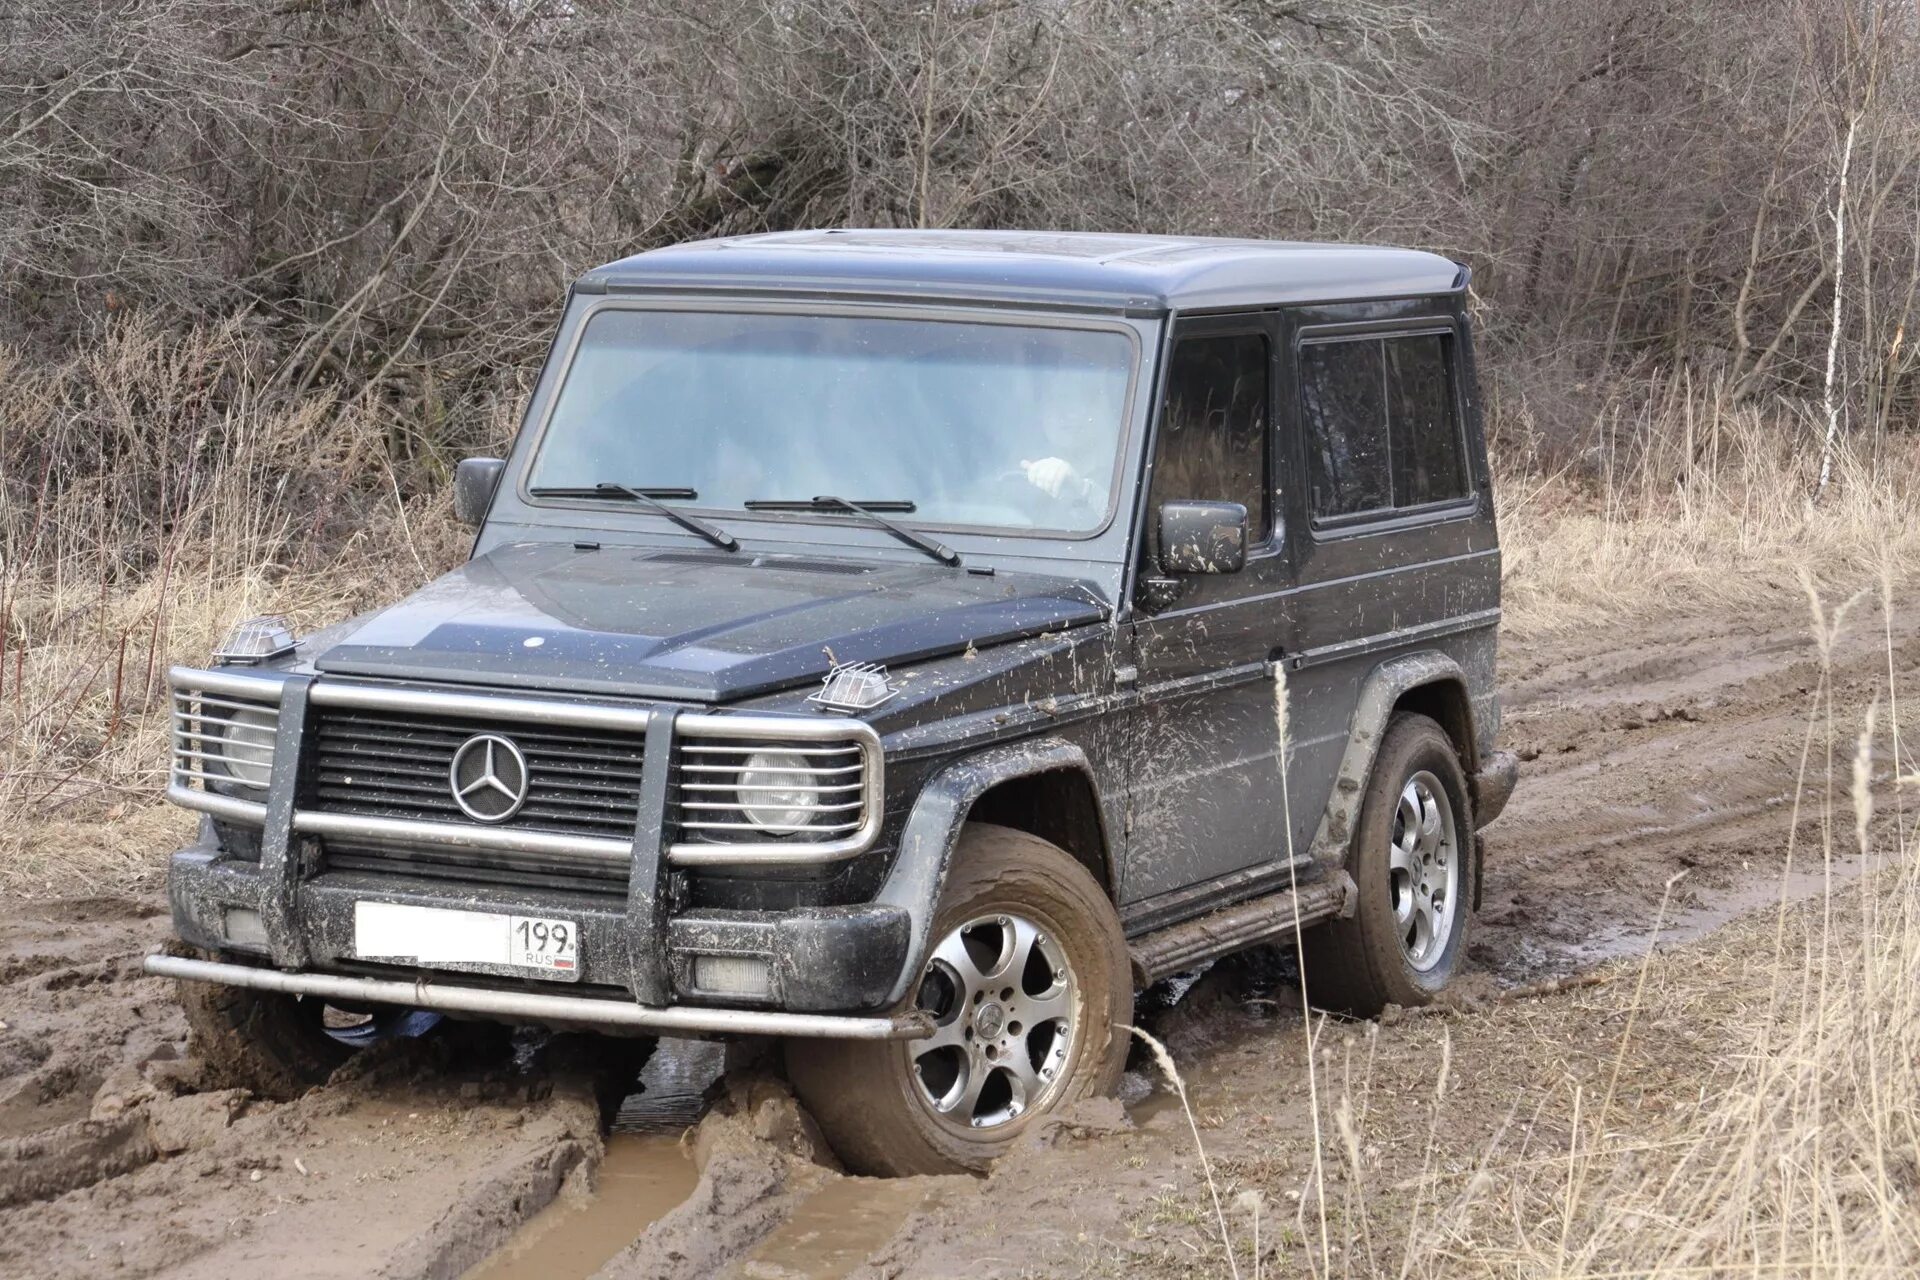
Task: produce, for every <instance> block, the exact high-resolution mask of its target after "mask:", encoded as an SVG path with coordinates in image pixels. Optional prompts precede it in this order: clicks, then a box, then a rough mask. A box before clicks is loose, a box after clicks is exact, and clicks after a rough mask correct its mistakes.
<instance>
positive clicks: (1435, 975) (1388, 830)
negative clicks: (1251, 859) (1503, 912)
mask: <svg viewBox="0 0 1920 1280" xmlns="http://www.w3.org/2000/svg"><path fill="white" fill-rule="evenodd" d="M1472 805H1473V802H1472V798H1471V797H1470V796H1469V795H1468V793H1467V780H1466V777H1465V775H1464V774H1463V773H1462V772H1461V769H1460V757H1459V755H1458V753H1457V752H1456V751H1455V749H1454V746H1453V743H1452V741H1451V740H1450V739H1449V738H1448V737H1447V735H1446V732H1445V731H1444V730H1443V729H1441V728H1440V726H1439V725H1438V724H1436V723H1435V722H1434V721H1433V720H1431V719H1430V718H1428V717H1426V716H1422V715H1399V716H1396V717H1394V719H1393V721H1392V722H1391V723H1390V724H1389V725H1388V726H1387V732H1386V736H1385V737H1384V738H1382V739H1381V742H1380V752H1379V755H1378V756H1376V757H1375V759H1374V764H1373V773H1372V775H1371V776H1370V777H1369V778H1368V779H1367V790H1366V795H1365V797H1364V798H1363V800H1362V802H1361V806H1360V822H1359V825H1358V826H1357V827H1356V828H1355V830H1354V839H1353V846H1352V850H1351V852H1350V853H1349V855H1348V859H1347V870H1348V872H1349V874H1351V875H1352V876H1353V881H1354V885H1355V887H1356V888H1357V889H1358V891H1359V897H1358V901H1357V903H1356V906H1355V910H1354V914H1353V916H1352V917H1351V918H1350V919H1341V920H1331V921H1329V922H1327V923H1326V924H1324V925H1321V926H1320V927H1319V928H1317V929H1314V930H1312V931H1311V932H1309V933H1308V934H1307V935H1306V936H1305V937H1303V938H1302V939H1301V944H1302V951H1303V953H1304V954H1303V955H1302V957H1301V963H1302V967H1303V969H1304V970H1305V973H1306V980H1307V989H1308V992H1309V994H1310V995H1311V996H1312V997H1313V1002H1314V1003H1315V1004H1317V1005H1320V1006H1321V1007H1323V1008H1327V1009H1334V1010H1338V1011H1340V1012H1343V1013H1351V1014H1354V1015H1356V1016H1358V1017H1372V1016H1374V1015H1375V1014H1377V1013H1379V1012H1380V1011H1381V1010H1382V1009H1384V1008H1386V1006H1388V1005H1390V1004H1397V1005H1402V1006H1405V1007H1408V1008H1412V1007H1415V1006H1418V1005H1424V1004H1429V1003H1431V1002H1432V1000H1433V998H1434V997H1435V996H1436V995H1438V994H1439V993H1440V991H1441V990H1442V989H1443V988H1445V987H1446V985H1447V983H1448V982H1450V981H1451V980H1452V979H1453V976H1454V975H1455V974H1456V973H1457V972H1459V969H1460V966H1461V964H1462V962H1463V960H1464V959H1465V957H1466V952H1467V934H1468V931H1469V929H1470V927H1471V924H1472V914H1473V913H1472V903H1473V894H1474V881H1473V877H1474V873H1475V869H1476V868H1475V866H1474V859H1473V807H1472Z"/></svg>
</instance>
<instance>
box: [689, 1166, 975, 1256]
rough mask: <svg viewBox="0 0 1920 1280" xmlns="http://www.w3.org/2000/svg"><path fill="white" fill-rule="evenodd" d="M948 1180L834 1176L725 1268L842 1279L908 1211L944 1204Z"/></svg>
mask: <svg viewBox="0 0 1920 1280" xmlns="http://www.w3.org/2000/svg"><path fill="white" fill-rule="evenodd" d="M930 1184H931V1185H930ZM944 1186H945V1182H944V1181H943V1180H940V1179H926V1178H838V1179H835V1180H834V1181H832V1182H829V1183H827V1185H826V1186H824V1187H822V1188H820V1190H818V1191H816V1192H814V1193H813V1194H812V1195H811V1196H809V1197H807V1199H806V1200H804V1201H802V1202H801V1204H800V1207H799V1208H797V1209H795V1210H794V1211H793V1216H792V1217H790V1218H788V1219H787V1220H786V1222H785V1223H783V1224H781V1225H780V1226H779V1227H777V1228H775V1230H774V1231H773V1233H772V1234H771V1235H769V1236H768V1237H767V1238H766V1239H765V1240H764V1241H762V1242H761V1244H760V1247H759V1248H757V1249H755V1250H754V1251H753V1252H752V1253H751V1254H749V1255H748V1256H747V1257H746V1258H745V1259H744V1260H743V1261H742V1262H741V1263H740V1264H739V1265H738V1266H737V1267H735V1268H733V1269H732V1270H731V1271H728V1272H725V1273H723V1274H725V1275H727V1276H729V1277H739V1278H740V1280H800V1278H802V1277H804V1280H839V1278H840V1277H842V1276H847V1275H851V1274H852V1273H853V1272H854V1271H855V1270H856V1269H857V1268H859V1267H860V1266H861V1265H862V1264H863V1263H865V1262H866V1260H867V1258H868V1257H869V1256H871V1255H872V1254H873V1252H874V1251H875V1250H877V1249H879V1248H880V1247H881V1246H882V1245H884V1244H886V1243H887V1241H889V1240H891V1239H892V1238H893V1236H894V1233H895V1232H897V1231H899V1230H900V1227H901V1226H902V1225H903V1224H904V1223H905V1222H906V1220H907V1218H908V1216H909V1215H911V1214H914V1213H916V1212H920V1211H922V1210H931V1209H938V1208H940V1207H941V1205H942V1203H943V1197H942V1190H943V1189H944Z"/></svg>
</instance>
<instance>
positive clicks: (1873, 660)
mask: <svg viewBox="0 0 1920 1280" xmlns="http://www.w3.org/2000/svg"><path fill="white" fill-rule="evenodd" d="M1514 647H1515V649H1516V650H1517V652H1516V653H1515V654H1514V655H1513V656H1512V657H1511V658H1510V659H1509V660H1508V669H1507V671H1506V673H1505V679H1504V680H1503V697H1504V701H1505V708H1506V710H1505V717H1504V720H1503V726H1502V735H1501V736H1502V740H1503V742H1504V744H1505V745H1506V746H1508V747H1510V748H1512V749H1515V750H1517V751H1518V752H1519V753H1520V756H1521V759H1522V765H1521V777H1520V786H1519V788H1518V789H1517V790H1516V791H1515V793H1514V798H1513V802H1512V804H1511V806H1510V807H1509V809H1508V810H1507V812H1506V814H1505V815H1503V816H1502V817H1501V819H1500V821H1499V822H1497V823H1495V824H1494V825H1493V826H1492V827H1490V828H1489V829H1488V831H1487V865H1486V885H1485V891H1484V902H1483V907H1482V911H1481V915H1480V919H1479V921H1478V936H1477V941H1476V943H1475V945H1474V951H1473V956H1474V959H1475V961H1476V963H1477V964H1478V965H1480V966H1481V967H1483V968H1486V969H1488V970H1491V971H1492V972H1493V974H1494V975H1495V976H1496V977H1497V978H1499V979H1500V980H1501V981H1503V982H1508V983H1512V982H1519V981H1524V980H1526V979H1529V978H1533V977H1538V976H1544V975H1558V974H1563V973H1567V972H1571V971H1573V970H1575V969H1578V968H1582V967H1585V966H1587V965H1590V964H1592V963H1594V962H1596V961H1598V960H1601V959H1605V958H1607V957H1609V956H1612V955H1617V954H1621V953H1624V952H1630V951H1634V950H1637V949H1639V948H1640V947H1642V946H1643V945H1644V942H1645V940H1646V939H1647V938H1648V937H1649V936H1650V934H1651V931H1652V928H1653V925H1654V921H1655V916H1656V914H1657V912H1658V910H1659V908H1660V903H1661V899H1662V897H1663V895H1664V894H1665V893H1666V885H1667V882H1668V880H1669V878H1670V877H1673V876H1676V875H1681V874H1682V873H1684V876H1683V878H1682V879H1681V880H1680V881H1679V882H1678V883H1677V884H1676V885H1675V887H1674V890H1673V898H1672V900H1671V902H1670V903H1669V904H1668V915H1667V926H1666V928H1665V930H1664V931H1665V932H1666V934H1667V935H1668V936H1697V935H1698V934H1699V933H1701V932H1704V931H1706V930H1707V929H1709V928H1712V927H1715V926H1717V924H1719V923H1723V922H1724V921H1726V920H1728V919H1731V918H1733V917H1734V916H1735V915H1738V914H1741V913H1742V912H1743V911H1745V910H1749V909H1753V908H1755V907H1759V906H1763V905H1766V904H1768V903H1771V902H1773V901H1776V900H1777V899H1778V896H1779V893H1780V891H1781V874H1782V871H1783V869H1784V864H1785V857H1786V852H1787V843H1788V842H1787V835H1788V827H1789V824H1790V821H1791V815H1792V814H1793V812H1794V805H1795V800H1796V792H1798V799H1799V831H1798V845H1799V854H1798V858H1799V865H1800V866H1801V867H1810V866H1811V865H1812V864H1813V863H1815V862H1818V861H1819V860H1820V859H1821V858H1822V857H1823V852H1822V850H1823V844H1822V826H1823V824H1824V823H1827V822H1833V823H1835V824H1836V826H1835V829H1836V831H1837V832H1838V833H1839V834H1838V835H1836V837H1835V839H1834V842H1833V843H1834V844H1835V853H1836V859H1835V865H1836V869H1837V870H1838V871H1839V873H1841V874H1852V873H1853V872H1854V871H1855V870H1856V868H1857V861H1858V860H1857V859H1856V858H1853V857H1851V856H1850V854H1849V848H1850V846H1851V844H1852V837H1851V834H1850V832H1851V824H1852V816H1851V812H1850V811H1846V812H1841V813H1838V814H1835V813H1834V812H1833V810H1832V809H1831V808H1830V807H1829V805H1828V803H1827V802H1828V797H1829V795H1832V796H1834V797H1835V798H1836V803H1837V804H1838V805H1840V806H1842V807H1843V808H1844V806H1845V805H1846V803H1847V802H1846V800H1845V794H1846V779H1847V777H1848V771H1849V770H1850V768H1851V763H1852V754H1853V750H1854V735H1855V734H1856V733H1857V732H1858V728H1859V724H1860V717H1861V715H1862V714H1863V712H1864V711H1865V708H1866V706H1867V704H1868V703H1869V702H1870V701H1872V700H1873V699H1875V698H1876V697H1877V698H1878V699H1879V700H1880V702H1881V704H1882V706H1883V707H1884V705H1885V704H1886V702H1887V689H1888V665H1889V651H1891V657H1892V667H1893V679H1894V682H1895V685H1896V691H1897V692H1898V693H1900V694H1905V695H1908V696H1913V695H1915V694H1920V627H1917V626H1916V623H1915V620H1914V619H1912V618H1906V619H1900V618H1896V620H1895V624H1894V630H1893V635H1892V641H1891V645H1889V643H1888V638H1887V635H1886V633H1885V631H1884V630H1883V622H1882V620H1881V617H1880V614H1879V611H1878V609H1877V607H1868V606H1865V605H1863V606H1862V607H1860V608H1858V609H1856V610H1855V612H1854V615H1853V616H1852V618H1851V619H1850V625H1849V627H1848V628H1847V629H1846V630H1844V631H1843V632H1842V634H1841V635H1840V637H1839V639H1838V640H1837V642H1836V644H1835V646H1834V651H1833V657H1832V672H1831V688H1832V695H1831V696H1832V703H1833V709H1832V715H1833V728H1832V738H1833V750H1834V761H1833V767H1834V771H1835V772H1834V779H1835V786H1834V787H1833V789H1832V790H1831V791H1830V790H1829V787H1828V781H1827V775H1826V770H1827V767H1828V756H1827V746H1828V737H1827V729H1826V724H1825V716H1826V714H1827V713H1826V709H1825V706H1824V701H1823V703H1822V706H1821V708H1820V710H1819V723H1818V724H1817V725H1816V729H1817V732H1816V733H1815V735H1814V738H1813V740H1812V744H1811V753H1810V755H1809V757H1808V761H1807V776H1806V780H1805V785H1804V787H1800V786H1798V784H1799V781H1800V778H1801V761H1802V753H1803V751H1807V749H1808V738H1807V733H1808V719H1809V716H1810V715H1811V714H1814V711H1815V699H1816V698H1817V697H1818V696H1819V694H1820V689H1821V681H1822V675H1821V664H1820V658H1819V654H1818V649H1817V646H1816V644H1815V641H1814V638H1813V635H1812V629H1811V625H1810V622H1809V621H1808V619H1807V618H1806V617H1805V616H1793V615H1791V614H1788V615H1787V616H1784V617H1781V618H1777V619H1767V620H1755V619H1726V620H1719V619H1686V620H1677V621H1675V622H1674V623H1672V624H1670V625H1664V626H1659V627H1656V628H1641V629H1626V628H1602V629H1600V630H1599V631H1598V632H1597V633H1582V634H1579V635H1567V636H1561V637H1556V638H1551V639H1545V640H1539V641H1535V642H1533V643H1527V642H1524V641H1523V642H1521V643H1520V644H1518V645H1516V646H1514ZM1888 772H1889V770H1888V769H1887V767H1886V764H1885V762H1882V766H1881V770H1880V773H1881V775H1882V776H1883V777H1884V776H1885V775H1886V774H1887V773H1888ZM1800 887H1801V888H1803V889H1804V888H1807V887H1810V886H1805V885H1801V886H1800Z"/></svg>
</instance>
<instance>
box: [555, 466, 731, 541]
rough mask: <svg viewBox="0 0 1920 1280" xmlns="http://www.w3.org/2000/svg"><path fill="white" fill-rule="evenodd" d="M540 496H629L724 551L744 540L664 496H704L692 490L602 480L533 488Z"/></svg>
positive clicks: (633, 500) (630, 499)
mask: <svg viewBox="0 0 1920 1280" xmlns="http://www.w3.org/2000/svg"><path fill="white" fill-rule="evenodd" d="M528 492H529V493H531V494H533V496H534V497H536V498H625V499H626V500H627V501H629V502H637V503H639V504H640V505H641V506H643V507H645V508H646V509H647V510H649V511H651V512H653V513H654V514H655V515H658V516H665V517H666V518H667V519H669V520H671V521H673V522H674V523H675V524H677V525H679V526H680V527H681V528H682V529H685V530H687V531H688V532H690V533H697V534H699V535H700V536H701V537H703V538H705V539H706V540H707V541H708V542H711V543H712V544H713V545H714V546H716V547H719V548H720V549H721V550H722V551H738V550H739V549H740V543H739V542H738V541H737V540H736V539H735V538H734V536H733V535H732V534H730V533H728V532H727V531H726V530H725V529H720V528H716V527H715V526H713V525H710V524H708V523H707V522H706V521H705V520H696V519H694V518H693V517H692V516H690V515H688V514H687V513H686V512H684V511H675V510H674V509H673V508H672V507H670V506H668V505H667V504H666V503H664V502H662V501H660V499H662V498H681V499H689V498H697V497H699V496H700V495H699V494H698V493H696V492H695V491H694V490H692V489H635V488H631V487H629V486H627V485H624V484H613V483H611V482H602V483H600V484H596V485H594V486H593V487H592V488H540V489H530V490H528Z"/></svg>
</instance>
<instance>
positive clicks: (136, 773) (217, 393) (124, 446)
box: [0, 327, 504, 892]
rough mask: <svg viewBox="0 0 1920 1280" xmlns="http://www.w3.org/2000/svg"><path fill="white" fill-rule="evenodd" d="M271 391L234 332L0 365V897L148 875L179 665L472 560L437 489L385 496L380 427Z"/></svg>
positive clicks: (140, 340)
mask: <svg viewBox="0 0 1920 1280" xmlns="http://www.w3.org/2000/svg"><path fill="white" fill-rule="evenodd" d="M268 385H269V377H268V371H267V370H266V369H265V367H264V364H263V361H262V360H261V359H260V356H259V353H258V351H257V350H256V349H255V348H254V347H253V346H252V344H250V343H249V342H248V340H247V339H246V338H245V337H244V336H243V335H242V334H241V333H240V332H239V331H237V330H236V329H233V328H227V329H220V330H209V331H202V332H198V333H194V334H191V335H189V336H187V337H185V338H164V337H161V336H159V335H157V334H155V333H153V332H150V331H145V330H140V329H137V328H132V327H128V328H123V329H120V330H117V331H115V332H113V333H111V334H109V335H107V336H106V337H105V339H104V340H103V341H101V342H100V343H99V344H97V345H96V346H94V347H92V348H90V349H88V350H86V351H84V352H82V353H80V354H79V355H77V356H75V357H74V358H72V359H71V360H70V361H68V362H67V363H65V364H62V365H57V366H44V365H42V366H31V365H28V364H27V363H25V362H24V361H22V360H21V359H20V358H18V357H17V356H16V355H14V354H13V353H9V352H6V351H4V350H0V886H4V887H7V888H10V889H13V890H16V891H36V890H44V891H52V892H65V891H71V890H72V889H73V888H74V887H76V886H85V885H98V884H100V883H101V882H102V881H103V880H106V881H124V880H125V879H126V878H127V877H137V876H145V875H151V874H152V873H153V872H154V871H155V869H156V868H157V867H158V865H159V863H158V861H157V858H158V856H159V855H160V854H161V853H162V852H163V851H164V850H165V849H166V848H168V847H169V846H170V845H171V844H172V843H174V837H177V836H178V835H180V834H183V833H184V832H185V831H186V830H187V829H188V825H189V823H188V820H187V819H186V818H185V817H184V816H181V815H178V814H175V813H172V812H170V811H169V810H168V809H167V808H166V807H164V806H160V805H157V804H156V801H155V799H154V797H155V796H156V795H157V794H158V792H159V791H160V790H161V788H162V787H163V785H164V775H165V770H164V762H165V759H166V749H167V747H166V740H167V718H166V688H165V673H166V668H167V666H168V665H169V664H170V663H174V662H181V661H195V660H200V659H203V658H204V656H205V654H206V653H207V651H208V649H209V647H210V646H211V645H212V644H213V643H214V641H215V640H216V639H217V638H218V637H219V635H220V634H221V633H222V632H224V631H225V629H226V628H227V627H228V626H230V625H231V624H232V623H233V622H234V621H235V620H237V619H239V618H242V617H246V616H248V615H252V614H259V613H283V614H286V615H288V616H289V617H291V618H293V619H294V621H295V622H296V623H297V624H299V625H301V626H303V627H313V626H317V625H320V624H322V623H326V622H332V621H337V620H338V619H340V618H342V617H344V616H347V615H349V614H351V613H353V612H356V611H358V610H361V609H365V608H368V607H371V606H372V605H374V604H377V603H379V602H381V601H384V600H387V599H391V598H393V597H395V596H398V595H401V594H404V593H405V592H406V591H407V590H409V589H411V588H412V587H413V586H414V585H416V584H417V583H418V582H419V581H421V580H422V579H424V578H425V577H426V576H428V574H429V573H430V572H432V571H435V570H436V569H438V568H440V567H444V566H445V565H447V564H449V563H452V562H453V561H454V560H456V559H457V558H458V556H459V554H460V553H461V551H462V550H463V548H464V542H463V541H462V539H461V537H460V535H459V530H458V528H457V526H456V525H454V523H453V521H452V519H451V516H450V512H449V510H448V505H447V499H446V498H445V497H444V496H443V495H442V493H441V490H443V489H444V486H443V485H434V486H430V489H431V491H432V493H433V496H432V497H430V498H427V499H420V500H414V501H411V502H407V503H404V504H403V503H401V502H399V501H398V500H397V498H396V494H397V493H398V492H399V491H400V489H399V484H398V482H397V480H396V479H395V478H394V476H393V473H392V471H391V469H390V465H389V463H388V462H387V458H388V457H389V453H390V438H391V432H392V423H391V422H390V421H388V420H385V415H383V414H381V413H380V412H378V411H377V410H376V409H375V408H372V407H366V406H340V405H336V404H334V403H332V402H331V401H330V400H328V399H325V398H313V399H308V400H305V401H302V402H299V403H294V404H289V403H288V402H287V401H285V400H284V399H283V398H279V397H276V396H275V395H274V394H273V393H271V392H270V391H269V390H268V389H267V388H268ZM502 434H504V432H502ZM413 465H414V468H415V469H416V470H417V471H418V470H425V469H427V467H428V466H429V465H430V464H428V463H422V462H416V463H414V464H413Z"/></svg>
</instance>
